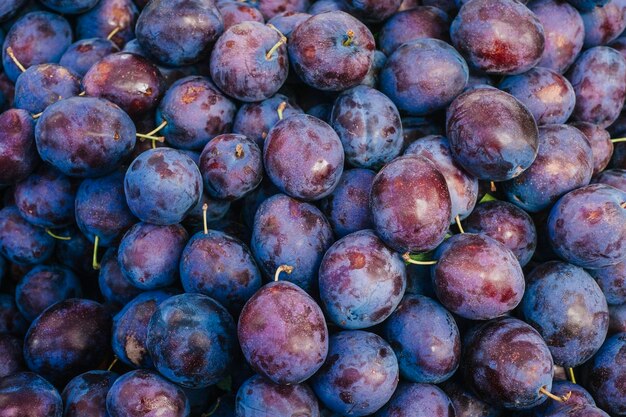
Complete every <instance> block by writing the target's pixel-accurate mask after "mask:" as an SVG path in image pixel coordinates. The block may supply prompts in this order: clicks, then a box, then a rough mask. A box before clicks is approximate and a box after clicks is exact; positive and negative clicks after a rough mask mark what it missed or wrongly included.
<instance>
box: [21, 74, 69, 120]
mask: <svg viewBox="0 0 626 417" xmlns="http://www.w3.org/2000/svg"><path fill="white" fill-rule="evenodd" d="M78 93H80V78H79V77H78V76H77V75H76V74H74V73H73V72H72V71H70V70H69V69H67V68H65V67H62V66H60V65H57V64H39V65H33V66H31V67H28V69H27V70H26V71H24V72H23V73H22V74H21V75H20V76H19V77H17V81H16V82H15V98H14V101H13V105H14V106H15V107H16V108H18V109H24V110H26V111H27V112H29V113H32V114H38V113H41V112H42V111H44V110H45V109H46V107H48V106H49V105H50V104H53V103H56V102H57V101H59V100H63V99H64V98H69V97H74V96H77V95H78Z"/></svg>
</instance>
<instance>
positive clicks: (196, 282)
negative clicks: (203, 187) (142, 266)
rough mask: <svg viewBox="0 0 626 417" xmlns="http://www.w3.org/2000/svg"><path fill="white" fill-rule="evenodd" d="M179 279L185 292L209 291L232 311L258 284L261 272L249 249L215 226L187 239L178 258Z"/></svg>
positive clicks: (237, 308) (259, 285)
mask: <svg viewBox="0 0 626 417" xmlns="http://www.w3.org/2000/svg"><path fill="white" fill-rule="evenodd" d="M180 280H181V282H182V284H183V288H184V289H185V291H186V292H192V293H193V292H195V293H200V294H205V295H208V296H209V297H212V298H213V299H215V300H217V301H218V302H220V303H221V304H222V305H223V306H224V307H226V308H227V309H228V310H229V311H231V312H232V313H233V314H235V313H239V311H241V309H242V308H243V305H244V304H245V302H246V301H248V299H250V297H252V295H254V293H255V292H257V290H259V288H261V272H260V271H259V268H258V267H257V265H256V262H255V261H254V257H253V256H252V252H251V251H250V249H248V247H247V246H246V245H245V244H244V243H243V242H242V241H240V240H239V239H237V238H234V237H231V236H229V235H227V234H226V233H223V232H218V231H215V230H209V231H208V233H201V232H199V233H197V234H195V235H194V236H193V237H192V238H191V240H189V242H188V243H187V246H186V247H185V249H184V250H183V253H182V256H181V260H180Z"/></svg>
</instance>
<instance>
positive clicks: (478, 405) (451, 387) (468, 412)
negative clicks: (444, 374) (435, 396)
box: [442, 381, 502, 417]
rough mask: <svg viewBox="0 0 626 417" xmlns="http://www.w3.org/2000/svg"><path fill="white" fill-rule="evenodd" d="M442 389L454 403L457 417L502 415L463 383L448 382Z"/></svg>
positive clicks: (495, 416)
mask: <svg viewBox="0 0 626 417" xmlns="http://www.w3.org/2000/svg"><path fill="white" fill-rule="evenodd" d="M442 388H443V390H444V392H445V393H446V394H447V395H448V397H449V398H450V401H452V406H453V407H454V411H455V412H456V417H500V416H501V415H502V412H501V410H500V409H499V408H496V407H494V406H492V405H490V404H487V403H486V402H484V401H482V400H481V399H479V398H478V397H476V395H475V394H474V393H473V392H471V391H470V390H469V389H468V388H467V387H466V386H465V384H463V383H462V382H461V381H453V382H448V383H446V384H445V385H444V386H443V387H442Z"/></svg>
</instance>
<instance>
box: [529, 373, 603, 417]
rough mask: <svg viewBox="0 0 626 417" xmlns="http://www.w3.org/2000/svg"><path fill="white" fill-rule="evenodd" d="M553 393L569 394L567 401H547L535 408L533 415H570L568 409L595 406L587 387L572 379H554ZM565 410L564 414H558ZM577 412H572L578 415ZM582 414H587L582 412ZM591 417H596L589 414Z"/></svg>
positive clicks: (548, 416)
mask: <svg viewBox="0 0 626 417" xmlns="http://www.w3.org/2000/svg"><path fill="white" fill-rule="evenodd" d="M551 392H552V394H554V395H557V396H569V398H568V400H567V401H564V402H559V401H546V402H544V403H543V404H541V405H539V406H537V407H535V408H534V409H533V412H534V414H533V416H535V417H542V416H546V417H559V416H561V417H564V416H570V414H568V410H572V409H581V408H584V407H594V406H595V405H596V402H595V401H594V399H593V397H592V396H591V394H589V392H587V390H586V389H584V388H583V387H582V386H580V385H578V384H574V383H573V382H570V381H554V382H553V383H552V390H551ZM560 412H563V413H564V415H561V414H557V413H560ZM576 415H577V414H571V416H576ZM581 416H587V414H584V413H583V414H582V415H581ZM589 417H596V416H595V415H593V414H592V415H589Z"/></svg>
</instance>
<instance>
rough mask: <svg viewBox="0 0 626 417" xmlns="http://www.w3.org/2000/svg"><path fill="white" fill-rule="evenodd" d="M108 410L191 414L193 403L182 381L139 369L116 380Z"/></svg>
mask: <svg viewBox="0 0 626 417" xmlns="http://www.w3.org/2000/svg"><path fill="white" fill-rule="evenodd" d="M106 410H107V413H108V415H109V416H110V417H148V416H159V417H189V415H190V410H191V405H190V404H189V400H188V399H187V396H186V395H185V392H184V391H183V390H182V388H180V387H179V386H178V385H176V384H173V383H171V382H169V381H168V380H166V379H165V378H163V377H161V376H159V375H158V374H156V373H154V372H151V371H148V370H145V369H139V370H137V371H132V372H128V373H126V374H124V375H122V376H121V377H119V378H118V379H117V380H116V381H115V382H114V383H113V386H111V389H109V392H108V393H107V397H106Z"/></svg>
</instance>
